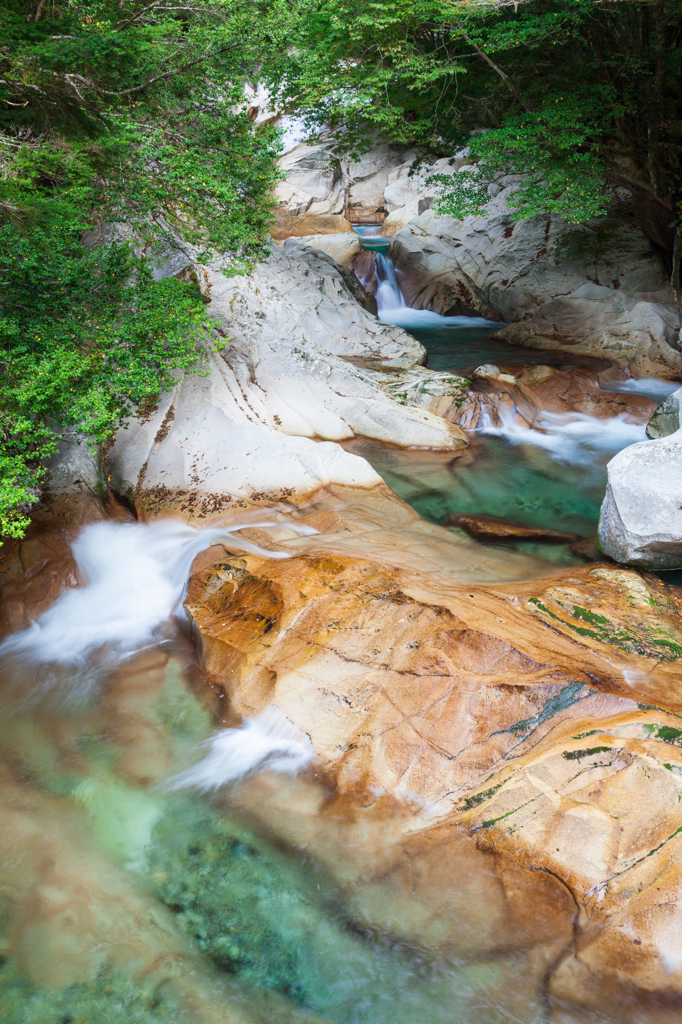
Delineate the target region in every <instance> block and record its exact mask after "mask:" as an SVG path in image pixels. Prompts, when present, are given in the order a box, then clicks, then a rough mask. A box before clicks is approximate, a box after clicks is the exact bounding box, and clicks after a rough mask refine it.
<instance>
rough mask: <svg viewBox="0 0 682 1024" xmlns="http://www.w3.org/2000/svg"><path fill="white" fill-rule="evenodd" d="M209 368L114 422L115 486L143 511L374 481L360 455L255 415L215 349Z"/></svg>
mask: <svg viewBox="0 0 682 1024" xmlns="http://www.w3.org/2000/svg"><path fill="white" fill-rule="evenodd" d="M207 369H208V375H207V376H205V377H198V376H195V375H191V376H187V377H184V378H183V379H182V380H181V381H180V382H179V383H178V384H177V385H176V387H175V388H174V390H173V391H172V392H169V393H167V394H166V395H164V396H163V398H162V401H161V402H160V403H159V406H158V408H157V410H156V411H155V413H154V415H153V416H151V417H150V418H149V419H148V420H133V421H131V422H130V423H129V425H128V428H127V429H124V430H120V431H119V433H118V435H117V437H116V441H115V444H114V446H113V449H112V451H111V453H110V456H109V478H110V482H111V483H112V485H113V487H114V489H115V490H116V491H118V492H119V493H121V494H126V495H128V496H129V497H130V498H132V499H141V500H142V504H143V506H144V507H145V508H146V509H147V510H148V511H149V510H151V511H154V510H155V509H154V506H155V505H156V506H157V507H158V511H165V510H166V509H167V508H168V507H176V508H177V506H178V504H179V506H180V509H182V508H183V507H185V508H186V511H187V512H188V513H192V515H197V514H201V513H204V514H208V513H210V512H216V511H220V509H221V508H222V507H224V506H227V505H229V504H232V503H234V502H235V501H239V500H240V499H242V500H244V499H246V500H256V501H257V500H259V499H260V500H263V499H265V500H271V501H276V500H278V499H282V498H286V499H291V498H292V497H293V498H294V500H295V499H296V498H297V497H305V496H306V495H309V494H312V493H314V492H315V491H316V490H319V488H321V487H324V486H325V485H327V484H331V483H335V484H344V485H347V486H350V487H374V486H376V485H377V484H378V483H380V478H379V477H378V476H377V474H376V473H375V472H374V470H373V469H372V467H371V466H370V465H369V463H368V462H366V461H365V460H364V459H361V458H358V457H357V456H355V455H351V454H349V453H348V452H345V451H344V450H343V448H341V447H340V446H339V445H337V444H331V443H318V442H315V441H312V440H310V439H308V438H307V437H291V436H288V435H286V434H284V433H280V432H278V431H277V430H275V429H273V427H271V426H269V425H268V424H267V423H266V422H263V421H261V420H259V419H258V418H257V417H256V416H254V415H253V411H252V409H251V408H250V406H249V404H248V402H247V401H245V398H244V395H243V394H242V391H241V387H240V382H239V381H238V380H237V378H236V377H235V375H234V373H232V372H231V370H230V368H229V367H228V366H227V365H226V364H225V362H224V361H223V360H222V359H221V358H220V356H218V355H212V356H210V357H208V359H207Z"/></svg>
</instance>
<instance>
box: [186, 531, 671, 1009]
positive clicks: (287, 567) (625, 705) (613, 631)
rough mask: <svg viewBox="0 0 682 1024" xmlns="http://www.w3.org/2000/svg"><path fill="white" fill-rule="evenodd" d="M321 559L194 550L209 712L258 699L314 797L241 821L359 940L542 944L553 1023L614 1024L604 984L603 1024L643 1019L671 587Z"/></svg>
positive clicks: (661, 991)
mask: <svg viewBox="0 0 682 1024" xmlns="http://www.w3.org/2000/svg"><path fill="white" fill-rule="evenodd" d="M327 517H329V513H327ZM317 521H318V523H319V524H320V525H322V522H321V520H319V519H318V520H317ZM310 522H315V516H314V514H311V518H310ZM330 525H331V524H330V522H329V521H328V523H327V526H328V527H329V526H330ZM335 526H338V523H337V524H335ZM355 536H356V538H359V535H358V534H356V535H355ZM323 539H324V537H323V538H322V540H323ZM360 540H361V538H360ZM351 543H355V545H356V551H357V549H358V540H357V539H356V541H355V542H351ZM325 547H326V550H325V551H324V552H317V553H313V552H310V553H309V554H307V555H305V556H303V557H297V558H294V559H292V560H291V561H290V562H286V563H281V564H277V565H274V564H271V563H270V564H269V563H263V562H262V561H261V560H258V559H253V558H252V557H250V556H246V558H235V557H230V556H229V554H227V553H224V552H223V553H220V554H216V553H215V551H214V552H211V553H207V554H205V555H204V556H202V560H201V562H198V563H196V571H195V574H194V576H193V577H192V579H191V581H190V586H189V591H188V597H187V603H186V607H187V609H188V611H189V613H190V615H191V617H192V620H193V622H194V624H195V628H196V630H197V633H198V636H199V637H200V644H201V657H202V663H203V665H204V668H205V671H206V673H207V677H208V679H209V680H210V681H211V683H212V685H213V686H214V687H217V688H218V689H219V690H222V691H223V692H224V693H225V696H226V700H227V702H228V706H229V708H230V712H231V713H239V714H249V715H253V714H255V713H257V712H258V711H259V710H260V709H261V708H263V707H264V706H266V705H267V704H269V703H272V702H275V703H277V704H278V706H279V707H281V708H282V709H283V710H284V712H285V713H286V715H287V716H288V717H289V718H290V720H291V721H292V722H294V723H295V724H296V725H297V726H298V727H299V728H301V729H302V730H304V731H305V732H307V733H308V734H309V735H310V738H311V740H312V742H313V745H314V747H315V749H316V752H317V755H318V758H319V763H320V766H321V768H322V769H323V773H324V776H323V777H324V779H325V780H326V781H325V782H324V783H322V785H321V788H320V783H315V784H314V785H313V784H311V783H306V782H305V781H304V780H299V781H298V782H296V783H291V784H287V785H286V786H285V785H282V787H278V786H276V785H274V784H273V783H271V782H268V781H267V780H254V781H253V782H252V783H247V784H245V787H244V790H243V792H242V795H241V797H240V799H241V800H243V803H244V806H248V807H249V808H250V811H251V812H252V813H256V814H257V815H258V816H260V818H261V820H263V821H264V822H266V821H267V822H268V823H269V825H270V826H272V827H274V828H275V830H276V831H279V834H281V835H282V836H283V837H284V838H286V839H287V841H289V842H292V843H294V844H297V843H299V842H300V843H304V844H305V845H306V848H307V849H309V850H313V851H315V854H316V855H317V856H319V857H320V858H321V859H322V861H323V862H324V863H325V864H326V865H327V868H328V869H329V870H330V871H332V872H334V871H337V870H338V871H340V872H342V873H343V874H344V884H345V886H346V889H347V891H348V895H349V899H350V901H351V906H352V907H353V909H354V912H355V914H356V915H357V917H358V919H359V920H360V921H362V922H364V923H365V924H366V925H367V926H379V925H381V926H382V927H387V928H389V929H391V928H393V929H397V930H398V932H399V933H400V934H401V935H403V937H405V936H407V935H415V934H416V933H418V934H419V937H420V941H425V942H427V943H436V944H443V943H445V944H446V945H449V946H450V947H451V948H453V949H455V950H456V951H457V952H458V953H459V954H462V955H463V954H466V955H468V956H477V955H483V954H486V955H489V954H490V953H491V951H493V950H497V951H498V952H499V951H501V950H503V949H506V950H510V949H517V950H518V949H525V950H526V951H529V950H532V949H535V950H536V952H537V951H539V950H540V947H542V950H543V951H542V953H541V954H540V953H539V952H538V955H539V956H540V960H541V961H542V963H543V964H544V967H543V968H542V971H540V972H539V974H538V975H536V981H537V984H538V985H539V987H540V988H541V989H542V992H543V998H546V999H547V1000H549V1002H550V1004H551V1019H552V1020H555V1019H556V1020H562V1021H563V1020H571V1021H573V1020H582V1019H583V1018H582V1017H581V1013H583V1012H587V1011H588V1010H589V1011H595V1012H599V1013H602V1014H604V1015H605V1019H608V1020H611V1019H613V1018H612V1016H610V1014H611V1009H612V1008H611V1005H610V1000H611V998H612V996H613V991H614V989H615V988H618V986H620V985H623V984H625V988H624V989H621V994H622V992H624V991H627V992H628V993H629V994H630V995H632V993H635V994H636V999H635V1003H636V1010H633V1009H632V1005H633V1004H632V1000H630V1003H629V1004H628V1006H626V1005H625V1003H627V1000H624V1002H623V1005H622V1006H620V1004H619V1006H620V1009H619V1011H618V1012H619V1013H621V1014H622V1015H621V1016H619V1017H618V1019H619V1020H624V1021H625V1020H627V1021H632V1022H633V1024H634V1021H635V1020H637V1021H639V1020H645V1021H647V1022H648V1021H652V1022H653V1021H658V1020H659V1019H663V1018H659V1017H658V1016H657V1013H658V1010H657V1007H658V1005H659V1000H660V998H662V997H664V996H666V997H667V996H669V997H670V998H674V999H678V998H679V994H680V990H681V986H682V973H680V971H679V967H678V966H676V965H675V964H673V963H672V961H668V960H666V961H665V963H664V962H663V959H662V955H663V954H662V953H661V950H662V949H663V948H665V949H666V951H667V950H668V949H669V948H673V949H674V948H676V947H675V941H676V940H674V939H670V942H671V943H672V945H671V946H669V945H668V941H669V939H668V937H669V936H671V935H672V932H673V931H674V930H675V929H677V928H678V924H677V917H676V914H677V910H676V902H675V898H674V895H673V894H674V892H675V891H676V887H677V886H679V884H680V875H679V872H680V867H679V856H678V850H677V845H676V844H679V842H680V839H679V838H678V833H680V832H682V812H681V811H680V810H679V807H680V799H679V794H678V792H677V791H678V789H679V788H680V783H679V779H682V762H681V765H680V768H679V770H678V768H677V767H676V762H677V761H680V757H679V756H678V754H679V750H680V744H681V743H682V740H681V739H680V737H682V728H680V726H681V724H682V722H681V720H680V718H679V715H680V711H681V710H682V690H681V689H680V684H679V664H680V656H681V655H682V618H681V616H680V608H681V607H682V602H681V599H680V591H678V590H677V589H676V588H674V587H666V586H664V585H663V584H662V583H661V581H660V580H659V579H657V578H656V577H647V576H646V575H641V574H639V573H637V572H635V571H633V570H625V569H621V568H617V567H614V566H607V565H603V566H596V567H585V568H583V569H572V570H571V572H570V576H569V575H568V574H566V573H564V574H563V575H562V574H555V575H554V576H553V577H547V578H546V579H542V580H536V581H534V582H531V583H528V582H526V583H510V584H499V585H489V584H487V585H482V584H479V585H475V584H464V585H462V583H461V582H458V581H457V579H456V578H453V575H452V574H450V573H447V572H441V574H440V576H439V578H435V577H434V576H433V575H432V574H429V573H428V572H425V571H424V567H421V568H419V567H418V566H417V565H416V564H415V563H414V561H412V560H411V559H409V558H408V559H407V560H406V561H405V560H404V559H402V558H401V556H400V554H397V553H394V555H393V556H391V555H390V554H388V553H387V552H384V553H383V560H382V561H377V560H376V558H373V559H372V560H370V561H368V560H366V559H359V558H358V557H357V556H356V557H354V558H349V557H348V553H347V552H344V551H343V547H342V545H341V544H340V543H339V541H338V540H337V539H336V538H335V535H334V534H332V535H328V537H327V542H326V545H325ZM373 554H375V552H374V551H373ZM678 776H679V779H678ZM329 786H331V787H332V789H331V792H332V793H333V794H334V796H333V799H332V800H331V801H330V797H329V795H325V792H328V787H329ZM315 792H317V793H318V795H317V797H316V796H315ZM296 801H297V802H298V804H297V805H298V806H300V808H301V815H300V816H297V818H296V824H295V825H293V824H291V823H289V824H287V821H286V815H285V812H284V807H285V805H286V806H288V807H291V806H292V802H296ZM306 806H307V807H308V808H309V810H308V812H307V817H306V812H305V807H306ZM313 807H314V814H313ZM306 821H307V825H306ZM360 836H362V837H363V838H362V840H361V839H360ZM358 846H360V847H361V850H360V848H358ZM342 851H343V852H342ZM353 851H354V852H353ZM354 863H355V864H356V867H355V868H354V867H353V864H354ZM408 865H409V867H408ZM360 879H361V881H360ZM491 885H492V886H493V888H495V889H496V891H497V893H498V896H497V897H495V898H493V897H492V894H491V890H490V886H491ZM481 886H483V888H484V890H485V893H486V896H485V899H483V900H480V895H481V888H480V887H481ZM408 890H409V901H410V911H409V912H406V914H405V917H402V916H401V914H400V912H399V911H398V910H397V909H396V908H397V907H399V906H400V905H401V901H403V900H405V901H408V895H407V891H408ZM475 894H477V895H475ZM659 894H660V895H659ZM483 905H485V907H486V908H487V910H486V912H485V913H486V914H487V917H486V916H485V915H484V916H483V917H481V918H479V917H477V916H476V915H477V913H478V910H479V909H480V908H481V907H482V906H483ZM464 907H467V909H468V913H466V914H464V913H463V911H464ZM455 908H460V909H459V911H457V910H456V909H455ZM474 908H476V909H474ZM481 913H483V912H482V910H481ZM465 919H466V920H465ZM469 920H471V928H469V926H468V924H467V923H466V922H467V921H469ZM398 922H399V923H398ZM671 955H673V954H671ZM666 956H667V952H666ZM675 963H676V962H675ZM678 974H679V977H678ZM540 975H543V977H544V981H543V982H541V981H540ZM626 975H627V982H626ZM543 986H544V987H543ZM630 995H629V996H628V998H630ZM637 1013H639V1014H640V1016H637ZM562 1014H564V1016H561V1015H562Z"/></svg>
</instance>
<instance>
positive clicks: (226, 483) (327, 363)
mask: <svg viewBox="0 0 682 1024" xmlns="http://www.w3.org/2000/svg"><path fill="white" fill-rule="evenodd" d="M203 273H204V274H205V277H206V281H207V283H208V287H207V297H208V298H210V304H209V306H208V312H209V314H210V315H211V316H212V318H213V319H214V321H215V322H216V325H217V328H218V330H219V332H220V335H221V336H222V337H224V338H225V339H226V341H225V345H224V348H223V349H222V351H220V352H219V353H216V352H213V353H207V355H206V360H205V364H204V366H205V375H204V376H203V377H202V376H197V375H192V376H188V377H185V378H184V379H182V380H181V381H180V382H179V383H178V384H177V386H176V387H175V389H174V390H173V391H172V392H170V393H168V394H166V395H164V396H163V398H162V400H161V401H160V403H159V406H158V408H157V409H156V410H155V411H154V413H153V414H152V415H151V416H150V417H149V418H148V419H146V420H135V421H132V422H131V423H130V424H129V425H128V428H127V429H125V430H122V431H120V432H119V434H118V437H117V439H116V442H115V444H114V445H113V447H112V449H111V451H110V453H109V464H108V465H109V469H108V476H109V479H110V482H111V483H112V485H113V487H114V489H115V490H116V491H118V492H119V493H122V494H127V495H129V496H130V497H133V498H134V499H135V501H136V504H137V505H138V508H140V509H142V508H143V507H144V508H147V509H148V510H151V509H155V510H156V511H157V512H158V511H160V510H163V509H165V510H170V509H171V508H172V509H174V510H175V511H177V512H179V513H180V512H182V513H187V514H189V515H191V514H194V513H196V512H201V513H203V514H207V513H208V512H217V511H220V509H221V508H223V507H225V506H226V505H229V504H230V503H232V502H235V501H237V502H239V501H244V500H250V501H263V500H266V501H273V500H274V501H276V500H278V499H279V498H287V499H290V500H293V501H298V500H301V499H302V498H305V497H307V496H309V495H310V494H312V493H313V492H314V491H316V490H317V489H319V488H320V487H324V486H326V485H327V484H330V483H336V484H342V485H345V486H350V487H360V488H371V487H374V486H376V485H377V484H378V483H379V480H380V478H379V477H378V476H377V474H376V473H375V472H374V470H373V469H372V468H371V467H370V466H369V464H368V463H367V462H365V460H364V459H361V458H359V457H357V456H354V455H351V454H349V453H347V452H344V451H343V449H342V448H340V447H339V446H338V445H337V444H332V443H329V442H336V441H341V440H344V439H349V438H352V437H354V436H356V435H362V436H366V437H373V438H377V439H379V440H382V441H387V442H391V443H393V444H398V445H402V446H407V447H409V446H414V447H425V448H431V447H433V448H445V449H456V448H458V447H462V446H464V445H465V444H466V437H465V435H464V434H463V432H462V431H461V429H460V428H459V427H457V426H456V425H454V424H451V423H447V422H445V421H444V420H443V419H441V418H440V417H438V416H435V415H433V414H432V413H430V412H428V411H427V410H424V409H415V408H408V407H405V406H402V405H400V404H399V403H398V402H396V401H395V400H394V399H393V398H392V397H391V395H390V394H389V393H388V392H387V391H386V390H385V389H384V388H383V387H382V384H381V382H380V381H379V380H377V378H376V375H372V374H370V373H368V372H366V371H365V370H363V369H362V368H361V365H362V364H371V365H373V366H384V367H387V368H395V367H406V366H411V365H413V364H414V363H415V362H419V361H421V360H422V359H423V358H424V349H423V348H422V346H421V345H420V344H419V342H417V341H415V340H414V339H413V338H412V337H410V335H408V334H406V333H405V332H404V331H402V330H400V329H399V328H395V327H386V326H382V325H380V324H378V323H377V321H376V319H375V318H374V317H373V316H372V315H371V314H370V313H369V312H367V311H366V310H365V309H363V307H362V306H361V305H360V303H359V302H358V301H357V298H356V295H358V296H359V297H360V298H362V293H361V289H360V286H359V284H358V283H357V281H354V280H353V279H351V278H349V277H346V276H344V274H343V271H342V270H341V268H340V267H338V266H337V264H336V263H335V262H334V260H332V259H331V258H330V257H328V256H325V255H324V254H322V253H319V252H314V251H313V250H311V249H309V248H306V247H303V246H300V245H297V244H296V243H295V242H293V241H291V242H289V243H287V246H286V248H285V250H283V251H282V250H275V251H274V252H273V253H272V255H271V257H270V258H269V260H268V261H267V262H266V263H265V264H262V265H260V266H259V267H258V268H257V269H256V271H255V272H254V274H253V275H252V276H250V277H248V278H244V277H237V278H228V277H226V276H225V275H224V274H223V273H221V271H220V268H219V267H215V268H213V269H211V270H206V271H204V272H203ZM216 337H218V335H216ZM355 364H360V365H355ZM145 496H146V497H145Z"/></svg>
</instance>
